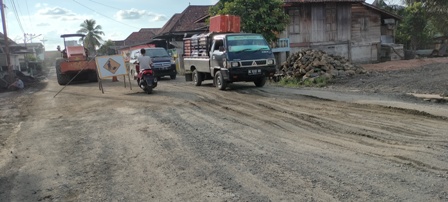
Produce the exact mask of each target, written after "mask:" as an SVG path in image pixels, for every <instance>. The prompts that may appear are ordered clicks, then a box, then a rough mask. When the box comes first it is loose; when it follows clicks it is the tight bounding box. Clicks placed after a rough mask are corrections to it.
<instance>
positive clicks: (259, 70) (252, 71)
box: [248, 69, 261, 75]
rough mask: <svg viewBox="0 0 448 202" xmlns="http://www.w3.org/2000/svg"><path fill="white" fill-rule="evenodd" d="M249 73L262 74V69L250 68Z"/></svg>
mask: <svg viewBox="0 0 448 202" xmlns="http://www.w3.org/2000/svg"><path fill="white" fill-rule="evenodd" d="M248 74H249V75H258V74H261V69H249V72H248Z"/></svg>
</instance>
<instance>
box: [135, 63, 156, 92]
mask: <svg viewBox="0 0 448 202" xmlns="http://www.w3.org/2000/svg"><path fill="white" fill-rule="evenodd" d="M137 84H138V86H139V87H140V88H141V89H143V90H144V91H145V92H146V93H148V94H151V93H152V90H153V89H154V88H155V87H157V78H156V77H154V72H153V70H152V69H144V70H142V71H140V72H139V74H138V76H137Z"/></svg>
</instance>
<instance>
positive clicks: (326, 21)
mask: <svg viewBox="0 0 448 202" xmlns="http://www.w3.org/2000/svg"><path fill="white" fill-rule="evenodd" d="M286 12H287V13H288V14H289V16H290V24H289V26H288V28H287V30H286V31H285V34H284V35H283V36H284V37H288V38H289V40H290V46H291V52H292V53H294V52H296V51H299V50H302V49H306V48H313V49H320V50H323V51H326V52H327V53H329V54H335V55H340V56H344V57H346V58H349V59H351V60H352V61H353V62H356V63H367V62H377V61H379V50H380V47H381V45H380V43H381V28H382V27H381V26H382V25H381V15H380V13H378V11H375V10H372V9H369V8H367V7H366V6H364V5H362V4H352V3H308V4H297V5H295V6H294V7H287V8H286ZM383 29H384V28H383Z"/></svg>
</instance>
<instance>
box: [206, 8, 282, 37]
mask: <svg viewBox="0 0 448 202" xmlns="http://www.w3.org/2000/svg"><path fill="white" fill-rule="evenodd" d="M282 6H283V1H282V0H220V1H219V2H218V3H217V4H216V5H215V6H213V7H212V8H210V15H211V16H214V15H225V14H229V15H237V16H240V17H241V30H242V31H244V32H249V33H259V34H262V35H263V36H264V37H265V38H266V40H267V41H268V42H273V41H276V39H277V33H280V32H282V31H283V30H285V27H286V26H287V25H288V19H289V17H288V15H287V14H286V13H285V12H284V10H283V7H282Z"/></svg>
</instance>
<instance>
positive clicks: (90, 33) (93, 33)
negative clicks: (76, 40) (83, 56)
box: [77, 19, 104, 54]
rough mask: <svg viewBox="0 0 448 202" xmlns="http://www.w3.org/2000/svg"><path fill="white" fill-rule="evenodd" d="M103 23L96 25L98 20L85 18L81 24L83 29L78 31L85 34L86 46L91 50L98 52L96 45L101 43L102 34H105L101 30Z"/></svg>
mask: <svg viewBox="0 0 448 202" xmlns="http://www.w3.org/2000/svg"><path fill="white" fill-rule="evenodd" d="M101 29H102V28H101V25H96V21H95V20H93V19H91V20H84V22H83V23H82V24H81V29H80V30H78V32H77V33H80V34H85V35H86V37H85V38H84V47H87V49H89V51H90V52H93V53H95V54H96V47H99V46H100V45H101V43H100V42H101V41H102V40H103V39H102V38H101V36H100V35H104V32H103V31H101Z"/></svg>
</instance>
